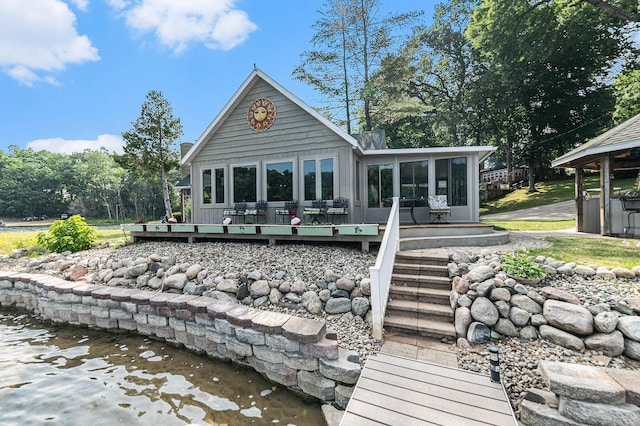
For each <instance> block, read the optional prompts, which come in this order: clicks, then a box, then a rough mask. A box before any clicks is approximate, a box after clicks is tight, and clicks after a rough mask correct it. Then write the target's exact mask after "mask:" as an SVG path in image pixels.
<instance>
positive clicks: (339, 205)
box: [327, 197, 349, 223]
mask: <svg viewBox="0 0 640 426" xmlns="http://www.w3.org/2000/svg"><path fill="white" fill-rule="evenodd" d="M333 216H338V217H342V218H344V222H345V223H346V221H347V218H348V217H349V199H347V198H344V197H339V198H336V199H335V200H333V204H332V206H331V207H329V208H327V217H328V218H329V219H331V218H333Z"/></svg>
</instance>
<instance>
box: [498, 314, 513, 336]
mask: <svg viewBox="0 0 640 426" xmlns="http://www.w3.org/2000/svg"><path fill="white" fill-rule="evenodd" d="M493 330H494V331H496V332H498V333H500V334H502V335H503V336H511V337H514V336H517V335H518V329H517V328H516V326H515V325H514V324H513V323H512V322H511V321H509V320H508V319H506V318H500V319H498V322H497V323H496V325H494V326H493Z"/></svg>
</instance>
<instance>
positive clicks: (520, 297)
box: [511, 294, 542, 314]
mask: <svg viewBox="0 0 640 426" xmlns="http://www.w3.org/2000/svg"><path fill="white" fill-rule="evenodd" d="M511 306H516V307H518V308H520V309H524V310H525V311H527V312H529V313H530V314H539V313H542V306H540V305H539V304H538V303H536V302H535V301H534V300H532V299H531V298H530V297H529V296H525V295H524V294H516V295H514V296H511Z"/></svg>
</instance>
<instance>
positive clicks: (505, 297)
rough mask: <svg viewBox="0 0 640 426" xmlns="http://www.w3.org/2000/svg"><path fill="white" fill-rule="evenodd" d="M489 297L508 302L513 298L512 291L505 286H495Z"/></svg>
mask: <svg viewBox="0 0 640 426" xmlns="http://www.w3.org/2000/svg"><path fill="white" fill-rule="evenodd" d="M489 298H490V299H491V300H493V301H494V302H496V301H498V300H502V301H503V302H508V301H509V300H511V292H510V291H509V290H508V289H507V288H505V287H500V288H494V289H493V290H491V296H490V297H489Z"/></svg>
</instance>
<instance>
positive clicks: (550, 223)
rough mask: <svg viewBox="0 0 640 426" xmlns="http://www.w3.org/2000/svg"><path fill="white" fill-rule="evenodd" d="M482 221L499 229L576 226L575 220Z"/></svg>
mask: <svg viewBox="0 0 640 426" xmlns="http://www.w3.org/2000/svg"><path fill="white" fill-rule="evenodd" d="M481 222H482V223H490V224H492V225H493V228H494V229H496V230H499V231H560V230H563V229H569V228H575V226H576V221H575V220H535V221H534V220H488V219H483V220H482V221H481Z"/></svg>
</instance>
